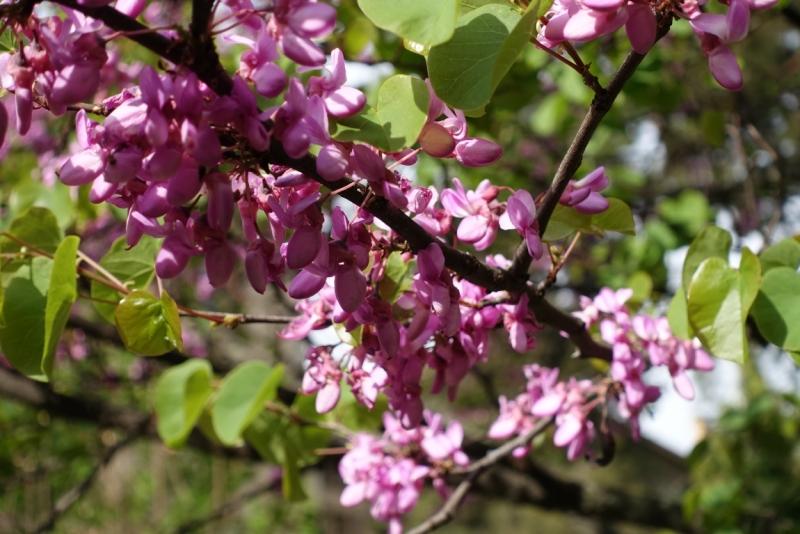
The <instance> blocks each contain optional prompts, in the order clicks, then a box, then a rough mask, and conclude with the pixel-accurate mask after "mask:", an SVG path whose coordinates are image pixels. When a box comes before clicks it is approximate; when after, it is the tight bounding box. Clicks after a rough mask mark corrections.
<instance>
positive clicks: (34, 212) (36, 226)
mask: <svg viewBox="0 0 800 534" xmlns="http://www.w3.org/2000/svg"><path fill="white" fill-rule="evenodd" d="M8 233H9V234H11V235H13V236H14V237H16V238H17V239H20V240H21V241H24V242H25V243H27V244H29V245H31V246H34V247H36V248H38V249H41V250H43V251H45V252H48V253H50V254H53V253H54V252H55V251H56V249H57V248H58V245H59V243H61V241H62V240H63V239H64V234H63V233H62V232H61V228H59V226H58V221H57V220H56V216H55V215H53V212H52V211H50V210H48V209H45V208H40V207H38V206H34V207H31V208H28V209H27V210H25V211H24V212H23V213H22V214H21V215H20V216H19V217H17V218H16V219H14V220H13V221H12V222H11V226H9V228H8ZM0 247H1V248H2V249H3V252H4V253H14V252H19V251H20V249H21V248H22V246H21V245H20V244H19V243H17V242H16V241H13V240H11V239H8V238H7V237H4V238H2V240H0ZM26 263H30V260H29V259H15V260H12V261H10V262H8V263H7V264H5V265H3V268H2V271H3V273H13V272H14V271H16V270H17V269H19V268H20V267H21V266H22V265H24V264H26Z"/></svg>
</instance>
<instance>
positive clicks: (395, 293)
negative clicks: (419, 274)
mask: <svg viewBox="0 0 800 534" xmlns="http://www.w3.org/2000/svg"><path fill="white" fill-rule="evenodd" d="M416 266H417V262H416V260H410V261H403V255H402V253H400V251H397V250H395V251H394V252H392V253H391V254H389V257H388V258H387V260H386V274H385V275H384V277H383V280H381V281H380V282H378V294H379V295H380V296H381V298H382V299H383V300H385V301H386V302H389V303H390V304H394V303H395V302H396V301H397V299H398V298H400V295H402V294H403V292H404V291H406V290H408V288H409V287H411V283H412V282H413V281H414V273H415V272H416Z"/></svg>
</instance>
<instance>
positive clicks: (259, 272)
mask: <svg viewBox="0 0 800 534" xmlns="http://www.w3.org/2000/svg"><path fill="white" fill-rule="evenodd" d="M244 268H245V271H247V279H248V280H250V285H251V286H253V289H255V290H256V291H257V292H258V293H261V294H262V295H263V294H264V291H266V290H267V281H268V277H269V271H268V270H267V261H266V259H265V258H264V253H263V252H262V251H261V249H260V248H258V249H255V250H251V251H249V252H248V253H247V256H245V258H244Z"/></svg>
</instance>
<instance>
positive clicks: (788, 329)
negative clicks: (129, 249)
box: [0, 267, 800, 352]
mask: <svg viewBox="0 0 800 534" xmlns="http://www.w3.org/2000/svg"><path fill="white" fill-rule="evenodd" d="M752 312H753V318H754V319H755V320H756V325H757V326H758V330H759V332H761V335H763V336H764V337H765V338H766V339H767V341H769V342H770V343H773V344H775V345H777V346H779V347H781V348H783V349H785V350H787V351H794V352H797V351H800V274H798V273H797V271H795V270H794V269H792V268H791V267H775V268H772V269H770V270H769V271H767V273H766V274H765V275H764V279H763V280H762V281H761V288H760V290H759V292H758V296H757V297H756V300H755V302H754V303H753V308H752ZM6 318H8V316H6ZM0 332H2V330H0Z"/></svg>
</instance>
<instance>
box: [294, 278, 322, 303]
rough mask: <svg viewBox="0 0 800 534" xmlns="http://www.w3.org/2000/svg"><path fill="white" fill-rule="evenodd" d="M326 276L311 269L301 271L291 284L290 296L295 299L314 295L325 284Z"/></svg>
mask: <svg viewBox="0 0 800 534" xmlns="http://www.w3.org/2000/svg"><path fill="white" fill-rule="evenodd" d="M325 281H326V278H325V277H324V276H318V275H316V274H313V273H311V272H310V271H300V272H299V273H298V274H297V276H295V277H294V280H292V283H291V284H290V285H289V296H290V297H292V298H293V299H298V300H300V299H307V298H309V297H313V296H314V295H316V294H317V293H319V292H320V290H322V288H323V287H324V286H325Z"/></svg>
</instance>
